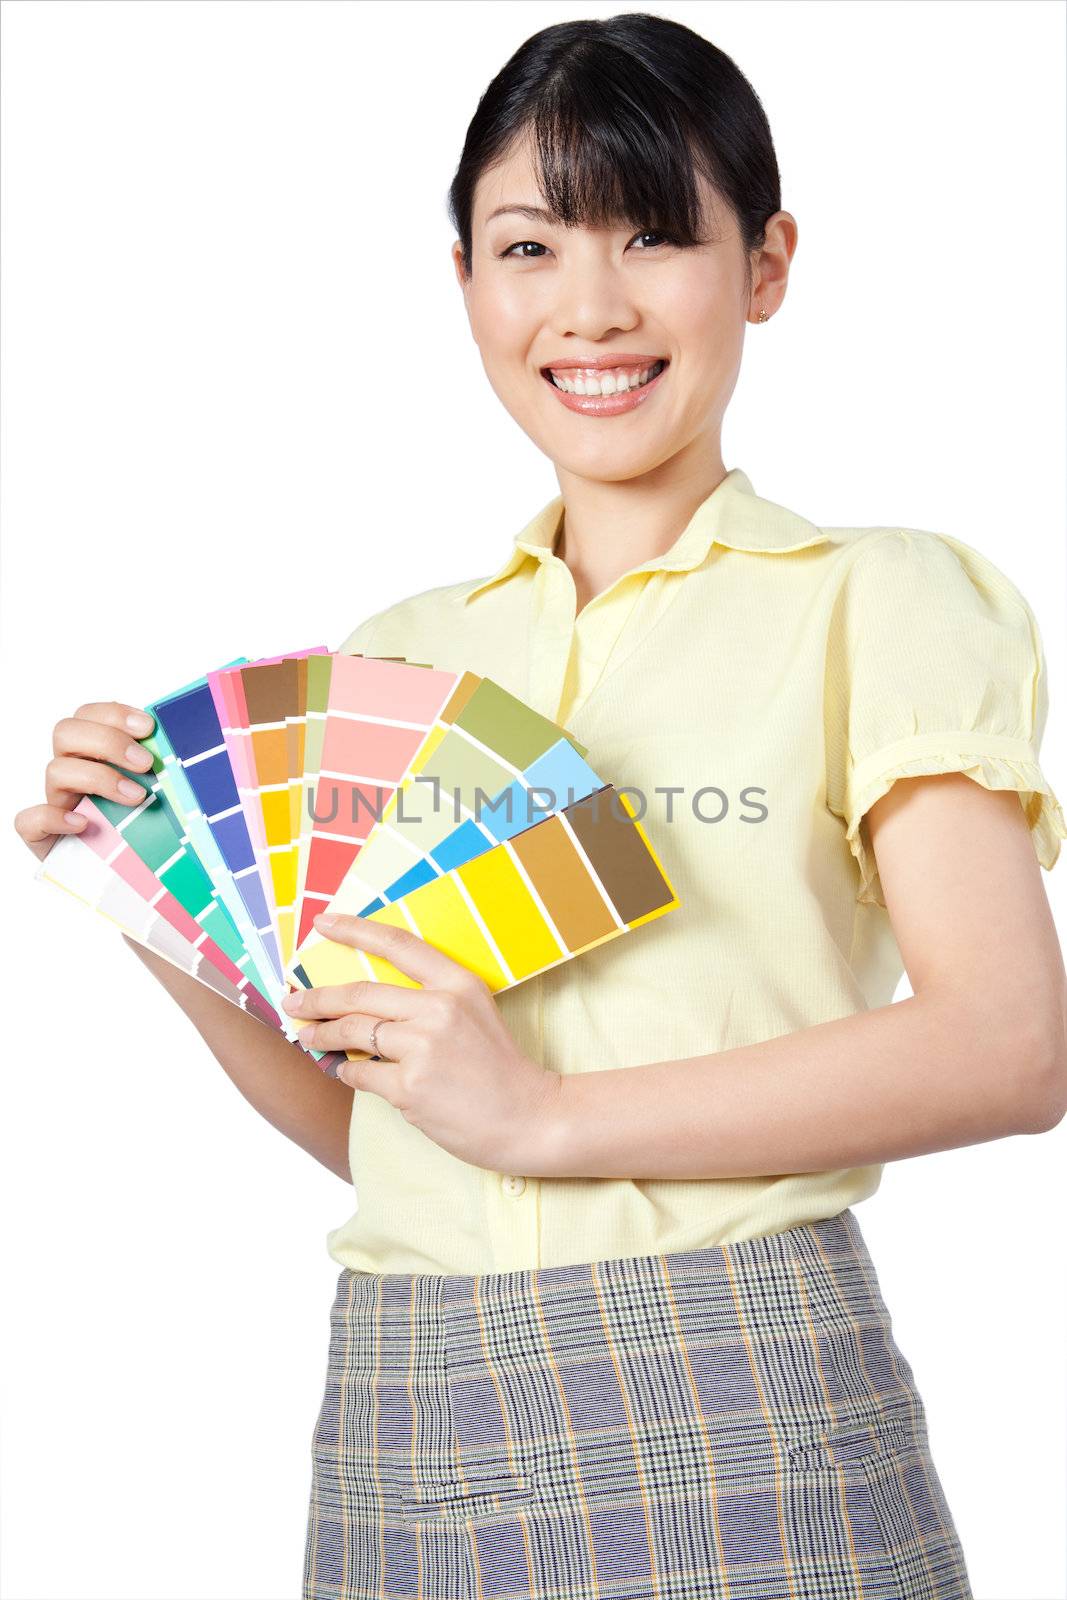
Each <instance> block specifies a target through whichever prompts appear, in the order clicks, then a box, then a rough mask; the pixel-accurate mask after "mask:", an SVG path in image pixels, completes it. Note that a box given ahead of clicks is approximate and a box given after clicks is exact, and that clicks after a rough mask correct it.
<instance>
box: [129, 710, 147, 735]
mask: <svg viewBox="0 0 1067 1600" xmlns="http://www.w3.org/2000/svg"><path fill="white" fill-rule="evenodd" d="M126 726H127V728H129V730H130V732H131V733H151V731H152V728H153V726H154V720H153V718H152V717H150V716H149V715H148V713H147V711H131V712H130V715H129V716H128V717H127V718H126Z"/></svg>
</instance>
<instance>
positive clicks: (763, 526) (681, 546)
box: [463, 467, 829, 605]
mask: <svg viewBox="0 0 1067 1600" xmlns="http://www.w3.org/2000/svg"><path fill="white" fill-rule="evenodd" d="M562 515H563V496H562V495H556V496H555V498H554V499H552V500H550V501H549V502H548V504H547V505H546V506H543V507H542V509H541V510H540V511H539V512H538V513H537V515H536V516H535V517H533V518H531V520H530V521H529V522H528V523H527V524H526V526H525V527H524V528H521V529H520V530H519V532H518V533H517V534H516V535H515V537H514V539H513V541H512V549H511V552H510V554H509V555H508V557H507V559H506V560H505V562H504V564H503V565H502V566H501V567H499V568H498V569H497V571H496V572H494V573H492V574H491V575H490V576H489V577H488V578H483V579H481V580H480V581H479V582H478V583H477V584H475V586H474V587H473V588H472V589H470V590H468V592H467V593H466V594H465V595H464V597H463V604H464V605H466V604H467V602H468V601H469V600H472V599H473V598H474V596H475V595H476V594H481V593H482V591H483V590H485V589H488V588H489V587H490V586H491V585H493V584H495V583H500V582H501V581H502V580H504V579H505V578H510V577H511V575H512V574H513V573H515V572H518V571H519V570H520V568H522V567H523V566H525V564H526V563H527V561H529V560H531V559H533V560H535V561H540V562H542V563H543V562H546V561H558V560H559V559H560V557H559V556H557V555H555V554H554V553H553V549H552V546H553V544H554V543H555V540H556V535H557V533H558V532H559V525H560V521H561V518H562ZM828 538H829V535H828V534H827V533H826V532H825V531H824V530H823V529H822V528H817V527H816V526H815V525H814V523H811V522H808V521H807V520H806V519H805V518H804V517H801V516H798V515H797V513H796V512H795V511H788V510H786V508H785V506H779V505H776V504H775V503H774V501H773V500H764V499H762V498H761V497H760V496H759V495H757V494H756V492H755V490H754V489H753V487H752V484H751V481H750V480H749V478H748V477H747V476H746V474H745V473H744V472H742V471H741V468H740V467H733V468H731V470H730V471H729V472H728V473H727V474H726V476H725V478H723V479H722V481H721V482H720V483H718V484H717V485H716V486H715V488H714V489H713V490H712V491H711V493H710V494H709V495H708V496H707V498H706V499H704V500H702V501H701V503H700V505H698V506H697V508H696V510H695V511H694V512H693V515H692V516H691V517H690V519H689V522H688V523H687V524H686V526H685V527H684V528H683V530H682V532H681V533H680V534H679V535H678V537H677V539H676V540H675V541H674V543H673V544H672V545H671V547H670V549H668V550H666V551H664V553H663V554H662V555H659V556H653V557H652V559H651V560H650V561H644V562H642V563H641V565H640V566H638V567H633V568H631V569H630V570H631V571H633V572H658V571H662V572H689V571H691V570H692V569H693V568H694V567H699V566H700V565H701V564H702V563H703V562H704V561H706V560H707V557H708V553H709V551H710V549H711V547H712V545H713V544H721V545H726V546H727V547H728V548H729V549H731V550H752V551H758V552H760V553H761V554H767V553H770V552H778V553H784V552H786V551H790V550H803V549H805V548H806V547H807V546H808V545H813V544H822V543H823V542H825V541H826V540H827V539H828Z"/></svg>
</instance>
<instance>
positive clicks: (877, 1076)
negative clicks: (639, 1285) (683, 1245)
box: [515, 996, 1058, 1178]
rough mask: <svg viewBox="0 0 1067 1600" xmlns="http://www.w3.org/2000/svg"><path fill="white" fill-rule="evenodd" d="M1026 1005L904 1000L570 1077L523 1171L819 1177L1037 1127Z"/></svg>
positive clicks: (1045, 1074)
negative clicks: (754, 1039) (684, 1054)
mask: <svg viewBox="0 0 1067 1600" xmlns="http://www.w3.org/2000/svg"><path fill="white" fill-rule="evenodd" d="M1049 1050H1050V1046H1049V1045H1048V1044H1047V1043H1046V1041H1045V1038H1044V1036H1041V1035H1038V1034H1037V1032H1036V1030H1035V1031H1034V1032H1030V1031H1029V1029H1028V1026H1027V1021H1026V1017H1025V1014H1023V1013H1022V1012H1020V1013H1019V1014H1017V1015H1016V1016H1014V1017H1011V1016H1005V1015H1004V1008H1003V1007H1001V1008H1000V1009H999V1011H997V1012H996V1013H994V1012H993V1011H992V1009H991V1010H990V1012H989V1013H988V1014H986V1015H982V1014H981V1013H980V1012H979V1011H978V1009H977V1008H975V1007H974V1006H973V1005H965V1004H963V1003H961V1002H960V1001H959V1000H955V1001H951V1002H950V1001H947V1000H944V999H942V1000H933V999H920V998H918V997H915V996H912V997H909V998H908V999H906V1000H901V1001H898V1002H896V1003H894V1004H892V1005H888V1006H883V1007H880V1008H879V1009H877V1010H874V1011H863V1012H857V1013H856V1014H854V1015H852V1016H848V1017H841V1018H838V1019H835V1020H834V1021H831V1022H824V1023H819V1024H817V1025H816V1026H814V1027H810V1028H804V1029H801V1030H799V1031H798V1032H795V1033H789V1034H784V1035H781V1036H779V1037H777V1038H774V1039H767V1040H763V1041H761V1042H759V1043H758V1044H753V1045H746V1046H743V1047H741V1048H738V1049H734V1050H724V1051H722V1052H720V1053H718V1054H715V1055H705V1056H691V1057H688V1058H685V1059H682V1060H678V1061H661V1062H654V1063H651V1064H649V1065H647V1066H637V1067H623V1068H616V1069H609V1070H605V1071H596V1070H593V1071H587V1072H579V1073H575V1074H567V1075H565V1076H564V1077H563V1078H562V1080H561V1083H560V1093H559V1096H558V1097H557V1111H556V1115H555V1116H554V1117H553V1118H552V1119H551V1127H550V1128H549V1129H548V1132H547V1135H546V1140H545V1146H544V1147H543V1148H542V1149H540V1150H539V1151H538V1155H537V1157H536V1158H534V1164H533V1165H530V1164H528V1165H526V1166H524V1167H522V1166H516V1167H515V1170H516V1171H524V1172H529V1173H531V1174H533V1175H537V1174H538V1173H540V1175H541V1176H556V1177H633V1178H728V1177H749V1176H755V1175H763V1174H772V1173H789V1172H818V1171H824V1170H833V1169H836V1168H845V1167H853V1166H865V1165H867V1164H869V1163H878V1162H883V1161H890V1160H899V1159H901V1158H902V1157H906V1156H915V1155H923V1154H927V1153H928V1152H930V1151H933V1150H947V1149H952V1148H955V1147H956V1146H959V1145H968V1144H977V1143H980V1142H982V1141H983V1140H987V1139H995V1138H1002V1137H1004V1136H1005V1135H1009V1134H1016V1133H1030V1132H1038V1131H1041V1130H1042V1129H1043V1128H1045V1127H1050V1126H1052V1125H1053V1124H1054V1122H1055V1121H1056V1120H1058V1117H1057V1113H1056V1109H1055V1105H1056V1090H1055V1088H1054V1082H1053V1079H1054V1068H1053V1067H1051V1066H1047V1065H1046V1062H1047V1061H1048V1060H1049V1059H1050V1056H1049V1055H1048V1052H1049Z"/></svg>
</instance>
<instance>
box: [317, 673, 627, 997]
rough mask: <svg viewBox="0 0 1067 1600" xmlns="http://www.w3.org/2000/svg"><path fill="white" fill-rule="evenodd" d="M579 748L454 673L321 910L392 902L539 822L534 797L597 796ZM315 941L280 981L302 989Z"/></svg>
mask: <svg viewBox="0 0 1067 1600" xmlns="http://www.w3.org/2000/svg"><path fill="white" fill-rule="evenodd" d="M584 750H585V746H584V745H577V744H576V743H575V742H574V741H572V740H570V739H569V738H568V737H566V736H562V735H561V730H560V728H559V726H558V724H556V723H554V722H551V721H550V720H549V719H548V718H547V717H544V716H541V715H540V714H539V713H538V712H536V711H533V710H532V709H531V708H530V707H529V706H527V705H525V704H524V703H523V702H522V701H521V700H518V699H516V698H515V696H514V695H512V694H509V693H508V692H507V690H506V689H502V688H501V687H500V685H499V684H497V683H494V682H493V681H492V679H489V678H478V677H477V676H476V674H474V673H464V674H463V676H462V678H461V679H459V680H458V681H457V683H456V686H455V689H454V691H453V693H452V694H450V695H449V697H448V701H447V703H446V704H445V706H444V707H443V708H442V710H441V712H440V714H439V716H438V719H437V723H436V725H435V727H434V728H433V729H432V730H430V732H429V735H428V737H426V738H425V739H424V740H423V741H422V744H421V746H420V748H419V749H418V751H417V752H416V753H415V755H414V756H413V758H412V760H411V763H410V766H409V770H408V772H407V774H406V775H405V777H404V779H403V781H402V782H401V783H400V784H399V785H398V786H397V787H396V790H395V793H394V794H393V795H392V798H391V799H390V800H389V801H388V803H387V804H386V805H385V807H384V808H383V810H382V813H381V818H380V821H378V822H376V823H375V824H374V825H373V827H371V829H370V831H369V833H368V834H367V837H366V840H365V842H364V843H363V844H362V846H361V848H359V850H358V852H357V854H356V856H355V858H354V859H353V861H352V864H351V865H350V866H349V868H348V870H347V872H346V873H345V876H344V878H343V879H342V880H341V881H340V882H339V884H338V885H337V886H336V888H335V890H334V893H333V895H332V898H331V901H330V909H331V911H339V912H344V913H346V914H348V915H351V916H359V915H361V914H364V913H366V912H368V911H371V910H374V909H376V908H377V907H378V906H379V905H380V904H382V903H384V902H385V901H386V900H397V899H402V898H403V897H404V896H405V895H406V894H407V893H409V892H410V891H411V890H412V889H415V888H417V887H418V886H419V885H420V884H422V883H425V882H428V881H429V880H430V879H431V878H434V877H438V876H440V875H441V874H442V873H443V872H445V871H448V870H450V869H451V868H452V867H454V866H457V865H458V864H459V863H460V862H461V861H464V860H466V859H468V857H469V856H470V855H474V854H480V853H481V851H482V850H487V849H489V848H490V847H491V846H492V845H495V844H497V843H498V842H499V841H500V839H501V838H502V837H504V836H505V835H506V834H507V833H510V832H517V831H519V830H520V829H522V828H527V827H530V826H531V825H532V824H533V823H534V822H536V821H538V820H539V815H538V811H537V802H536V793H535V792H543V793H545V794H547V795H548V796H549V797H552V796H555V797H556V798H557V804H556V805H553V806H551V809H558V805H559V803H562V802H559V801H558V796H559V795H560V794H561V793H567V792H568V790H569V791H570V792H569V799H570V800H574V799H576V798H577V797H578V796H579V795H582V794H589V793H590V792H591V791H592V790H593V789H599V788H600V787H601V786H602V783H603V780H602V779H600V778H598V777H597V776H596V774H595V773H594V772H593V771H592V769H591V768H590V767H588V766H587V765H586V764H585V762H584V761H583V760H582V756H583V754H584ZM568 766H569V767H570V771H569V772H568V770H567V769H568ZM549 778H551V779H552V784H551V785H549V784H548V780H549ZM568 778H569V780H570V782H569V783H565V782H564V781H563V780H566V779H568ZM546 785H547V788H546ZM542 805H543V802H542ZM322 938H323V935H322V934H320V933H318V932H317V931H316V930H314V929H313V930H312V931H311V933H310V934H309V935H308V937H307V939H305V940H304V942H303V943H302V944H301V946H300V947H299V949H298V950H297V953H296V956H295V958H294V961H293V963H292V964H291V965H290V967H289V968H288V976H290V977H292V978H294V979H295V980H296V981H297V982H302V981H303V978H302V976H301V974H302V973H305V972H306V971H307V966H306V963H305V962H304V960H303V957H304V955H305V954H306V953H307V951H308V950H309V949H311V948H313V947H314V946H315V945H316V944H317V943H318V942H319V941H320V940H321V939H322Z"/></svg>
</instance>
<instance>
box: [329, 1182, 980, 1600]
mask: <svg viewBox="0 0 1067 1600" xmlns="http://www.w3.org/2000/svg"><path fill="white" fill-rule="evenodd" d="M330 1318H331V1338H330V1347H329V1357H328V1366H327V1376H326V1389H325V1394H324V1396H323V1401H322V1407H321V1410H320V1413H319V1417H318V1420H317V1423H316V1426H315V1430H314V1435H313V1439H312V1488H311V1502H310V1508H309V1515H308V1528H307V1544H306V1550H305V1563H304V1582H303V1600H372V1597H373V1600H383V1597H397V1600H398V1597H400V1596H405V1597H409V1600H482V1597H484V1600H490V1597H492V1600H520V1597H521V1600H592V1597H594V1596H603V1597H605V1600H653V1597H656V1600H720V1597H722V1600H837V1597H846V1596H847V1597H853V1596H856V1597H859V1596H863V1597H865V1600H973V1597H972V1593H971V1588H970V1584H969V1581H968V1576H967V1571H966V1567H965V1564H964V1558H963V1554H962V1551H961V1549H960V1544H959V1540H958V1537H957V1533H956V1529H955V1527H954V1524H953V1520H952V1516H951V1513H950V1511H949V1508H948V1505H947V1503H946V1500H945V1496H944V1493H943V1491H942V1487H941V1484H940V1481H939V1479H938V1476H937V1472H936V1470H935V1467H934V1464H933V1461H932V1459H931V1455H930V1449H929V1441H928V1436H927V1427H926V1417H925V1412H924V1407H923V1403H922V1400H921V1398H920V1395H919V1392H918V1390H917V1388H916V1386H915V1382H914V1378H913V1375H912V1370H911V1367H910V1366H909V1364H908V1362H907V1361H906V1360H905V1358H904V1356H903V1355H902V1354H901V1352H900V1350H899V1349H898V1348H897V1345H896V1342H895V1340H894V1337H893V1334H892V1331H891V1326H890V1317H889V1313H888V1311H887V1309H886V1306H885V1304H884V1301H883V1299H882V1295H881V1291H880V1288H879V1286H878V1281H877V1278H876V1275H875V1271H874V1267H873V1265H872V1263H871V1259H870V1256H869V1254H868V1252H867V1248H866V1244H865V1242H864V1240H863V1237H862V1234H861V1233H860V1230H859V1226H858V1224H857V1222H856V1219H855V1216H854V1214H853V1213H852V1211H851V1210H845V1211H842V1212H840V1213H839V1214H838V1215H837V1216H834V1217H829V1218H827V1219H825V1220H823V1221H819V1222H815V1223H811V1224H808V1225H806V1226H802V1227H796V1228H791V1229H789V1230H788V1231H787V1232H783V1233H772V1234H766V1235H763V1236H761V1237H757V1238H752V1239H747V1240H743V1241H740V1242H738V1243H733V1244H727V1245H721V1246H714V1247H709V1248H706V1249H699V1250H689V1251H684V1252H679V1253H675V1254H667V1255H648V1256H632V1257H619V1258H615V1259H612V1260H604V1261H593V1262H587V1263H584V1264H581V1265H573V1266H557V1267H551V1268H540V1269H536V1270H535V1269H529V1270H523V1271H516V1272H502V1273H488V1274H481V1275H476V1276H452V1275H447V1274H429V1273H425V1274H424V1273H414V1274H409V1273H367V1272H353V1271H351V1270H349V1269H348V1268H345V1269H344V1270H343V1271H342V1273H341V1276H340V1279H339V1281H338V1285H337V1294H336V1298H335V1300H334V1304H333V1307H332V1309H331V1313H330Z"/></svg>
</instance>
